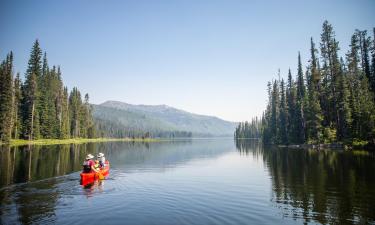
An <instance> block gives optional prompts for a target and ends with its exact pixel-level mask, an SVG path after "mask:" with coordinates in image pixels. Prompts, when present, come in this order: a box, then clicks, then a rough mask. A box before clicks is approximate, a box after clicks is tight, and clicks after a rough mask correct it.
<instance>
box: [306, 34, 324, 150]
mask: <svg viewBox="0 0 375 225" xmlns="http://www.w3.org/2000/svg"><path fill="white" fill-rule="evenodd" d="M310 43H311V48H310V52H311V60H310V66H309V67H310V76H309V78H308V79H309V82H308V104H307V106H308V107H307V108H308V109H307V121H306V128H307V137H308V141H309V142H311V143H320V142H321V141H322V134H323V130H322V121H323V115H322V110H321V107H320V101H319V90H320V87H319V82H320V79H321V75H320V71H319V68H318V60H317V58H316V55H315V54H316V52H317V50H316V48H315V44H314V42H313V39H312V38H311V42H310Z"/></svg>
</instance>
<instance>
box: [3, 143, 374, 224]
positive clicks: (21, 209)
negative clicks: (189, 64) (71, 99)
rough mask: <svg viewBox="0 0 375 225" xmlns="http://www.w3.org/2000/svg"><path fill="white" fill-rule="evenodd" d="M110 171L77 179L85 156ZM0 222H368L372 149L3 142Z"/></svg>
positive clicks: (371, 208) (371, 198)
mask: <svg viewBox="0 0 375 225" xmlns="http://www.w3.org/2000/svg"><path fill="white" fill-rule="evenodd" d="M98 152H103V153H104V154H105V155H106V157H107V159H108V160H109V161H110V163H111V170H110V175H109V176H108V177H107V178H106V179H105V180H103V181H101V182H95V183H93V184H91V185H88V186H86V187H84V186H81V185H80V180H79V178H80V176H79V173H80V169H81V164H82V162H83V159H84V158H85V155H86V154H88V153H92V154H96V153H98ZM0 163H1V164H0V218H1V219H0V224H19V223H20V224H51V223H53V224H86V223H88V222H95V223H102V224H173V225H175V224H316V223H321V224H375V156H374V154H373V153H368V152H362V151H356V152H348V151H340V150H324V151H323V150H320V151H317V150H298V149H286V148H283V149H278V148H275V147H263V146H262V145H261V144H260V143H259V142H258V141H255V140H242V141H234V140H233V139H231V138H229V139H192V140H175V141H162V142H153V143H139V142H134V143H131V142H114V143H91V144H82V145H57V146H31V147H27V146H26V147H12V148H10V147H5V146H2V147H1V150H0Z"/></svg>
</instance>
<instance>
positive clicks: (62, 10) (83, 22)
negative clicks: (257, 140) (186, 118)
mask: <svg viewBox="0 0 375 225" xmlns="http://www.w3.org/2000/svg"><path fill="white" fill-rule="evenodd" d="M374 12H375V1H372V0H368V1H364V0H353V1H250V0H248V1H230V0H228V1H219V0H218V1H205V0H200V1H199V0H197V1H195V0H186V1H179V0H176V1H172V0H168V1H167V0H165V1H157V0H148V1H142V0H134V1H7V2H6V1H3V0H2V1H1V2H0V28H1V35H0V57H1V58H4V57H5V55H6V53H7V52H9V51H10V50H12V51H13V52H14V55H15V72H21V74H22V75H24V73H25V70H26V65H27V60H28V57H29V52H30V49H31V46H32V44H33V42H34V40H35V39H36V38H38V39H39V40H40V43H41V46H42V48H43V50H45V51H47V55H48V59H49V64H50V65H52V64H56V65H60V66H61V68H62V72H63V79H64V82H65V84H66V85H67V86H68V87H69V88H70V89H71V88H72V87H73V86H78V87H79V89H80V90H81V91H82V92H84V93H86V92H88V93H89V95H90V98H91V102H92V103H101V102H104V101H106V100H119V101H124V102H128V103H133V104H167V105H170V106H174V107H177V108H181V109H184V110H187V111H190V112H194V113H200V114H207V115H215V116H218V117H221V118H223V119H227V120H232V121H241V120H249V119H251V117H253V116H256V115H261V113H262V111H263V110H264V108H265V105H266V101H267V96H266V84H267V81H269V80H271V79H273V78H276V77H277V71H278V69H279V68H280V70H281V76H282V77H286V73H287V70H288V68H289V67H290V68H291V69H292V72H293V75H295V73H296V65H297V54H298V51H301V55H302V60H303V66H306V64H307V60H308V56H309V53H308V51H309V39H310V37H311V36H312V37H313V38H314V39H315V41H316V42H319V38H320V33H321V26H322V23H323V21H324V20H325V19H327V20H328V21H329V22H330V23H331V24H332V25H333V26H334V29H335V32H336V35H337V39H338V40H339V41H340V47H341V49H342V51H341V52H340V53H341V55H343V54H344V53H346V51H347V49H348V45H349V41H350V36H351V34H352V33H353V32H354V30H355V29H356V28H358V29H367V30H369V33H370V34H371V35H372V27H374V26H375V13H374ZM317 46H319V45H318V44H317Z"/></svg>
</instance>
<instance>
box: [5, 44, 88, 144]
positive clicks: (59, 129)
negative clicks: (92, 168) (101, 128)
mask: <svg viewBox="0 0 375 225" xmlns="http://www.w3.org/2000/svg"><path fill="white" fill-rule="evenodd" d="M94 136H95V125H94V120H93V117H92V108H91V106H90V104H89V95H88V94H86V95H85V96H84V98H83V99H82V95H81V93H80V91H79V90H78V88H76V87H74V88H73V89H72V90H71V91H70V93H68V88H67V87H66V86H64V84H63V81H62V74H61V69H60V67H59V66H52V68H50V67H49V65H48V61H47V54H46V53H45V52H44V54H43V53H42V49H41V48H40V45H39V42H38V40H36V41H35V42H34V44H33V47H32V49H31V53H30V58H29V61H28V67H27V70H26V73H25V77H24V82H22V80H21V78H20V74H19V73H17V74H16V76H14V69H13V53H12V52H10V53H9V54H8V55H7V56H6V58H5V59H4V60H3V61H2V62H1V65H0V141H2V142H8V141H10V140H11V139H27V140H35V139H41V138H58V139H66V138H80V137H82V138H91V137H94Z"/></svg>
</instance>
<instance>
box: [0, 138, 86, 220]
mask: <svg viewBox="0 0 375 225" xmlns="http://www.w3.org/2000/svg"><path fill="white" fill-rule="evenodd" d="M86 151H87V146H86V145H80V146H78V145H54V146H23V147H14V148H10V147H5V146H3V147H1V151H0V162H1V163H0V188H1V187H3V186H7V185H9V184H12V183H19V182H26V181H36V180H41V179H45V178H50V177H56V176H61V175H65V174H67V173H71V172H73V171H77V170H80V169H81V163H82V160H83V158H84V157H85V154H86ZM55 185H56V180H55V179H50V180H47V181H45V182H37V183H31V184H29V185H27V186H23V185H21V186H10V187H7V188H4V189H2V190H0V203H1V204H2V205H4V208H2V209H1V210H0V215H6V214H7V213H9V211H10V210H11V209H12V208H13V210H16V212H17V213H18V215H19V216H18V219H19V221H18V222H21V223H23V224H30V223H32V222H36V221H40V220H42V219H43V218H46V217H47V218H48V217H53V216H54V210H55V209H54V208H55V205H56V202H57V200H58V197H59V194H58V193H57V192H56V191H55V190H54V189H53V187H54V186H55ZM51 188H52V189H51ZM9 216H11V215H9ZM5 218H6V216H5ZM11 218H12V219H14V215H13V216H11ZM8 219H9V218H8ZM8 222H9V221H8ZM18 222H17V221H14V223H18ZM1 223H2V221H1V220H0V224H1Z"/></svg>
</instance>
